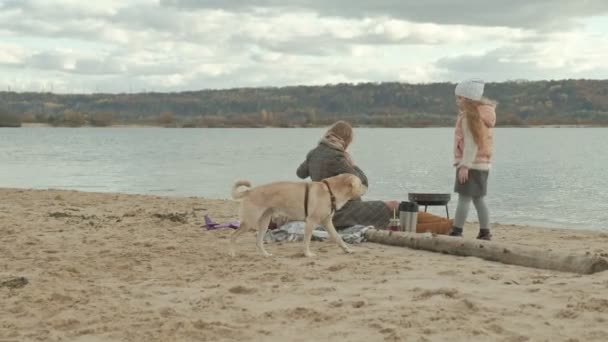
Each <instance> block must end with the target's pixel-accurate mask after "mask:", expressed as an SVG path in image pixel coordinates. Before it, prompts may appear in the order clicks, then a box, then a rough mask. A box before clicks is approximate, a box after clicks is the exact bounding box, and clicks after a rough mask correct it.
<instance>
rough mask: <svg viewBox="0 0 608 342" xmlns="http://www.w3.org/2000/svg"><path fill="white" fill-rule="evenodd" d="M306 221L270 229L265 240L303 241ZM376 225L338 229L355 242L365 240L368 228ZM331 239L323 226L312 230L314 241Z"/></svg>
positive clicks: (341, 234) (340, 233) (343, 238)
mask: <svg viewBox="0 0 608 342" xmlns="http://www.w3.org/2000/svg"><path fill="white" fill-rule="evenodd" d="M304 226H305V222H304V221H293V222H288V223H286V224H284V225H282V226H281V227H279V228H277V229H274V230H269V231H267V232H266V236H264V241H265V242H279V241H302V240H304ZM373 228H374V226H363V225H354V226H352V227H348V228H345V229H341V230H339V231H338V234H339V235H340V236H341V237H342V240H344V242H346V243H350V244H355V243H361V242H365V232H366V231H367V230H368V229H373ZM328 239H329V233H328V232H327V231H325V229H324V228H323V227H322V226H317V227H316V228H315V230H313V231H312V240H313V241H324V240H328Z"/></svg>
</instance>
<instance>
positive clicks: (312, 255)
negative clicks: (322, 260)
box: [304, 252, 317, 258]
mask: <svg viewBox="0 0 608 342" xmlns="http://www.w3.org/2000/svg"><path fill="white" fill-rule="evenodd" d="M304 256H305V257H307V258H314V257H316V256H317V255H316V254H315V253H313V252H304Z"/></svg>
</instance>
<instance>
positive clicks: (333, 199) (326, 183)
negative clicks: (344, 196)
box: [323, 179, 336, 214]
mask: <svg viewBox="0 0 608 342" xmlns="http://www.w3.org/2000/svg"><path fill="white" fill-rule="evenodd" d="M323 183H325V185H327V190H329V197H330V198H331V213H332V214H333V213H335V212H336V196H334V193H333V192H332V191H331V186H329V182H328V181H326V180H325V179H324V180H323Z"/></svg>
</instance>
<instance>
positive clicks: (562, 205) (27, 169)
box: [0, 128, 608, 230]
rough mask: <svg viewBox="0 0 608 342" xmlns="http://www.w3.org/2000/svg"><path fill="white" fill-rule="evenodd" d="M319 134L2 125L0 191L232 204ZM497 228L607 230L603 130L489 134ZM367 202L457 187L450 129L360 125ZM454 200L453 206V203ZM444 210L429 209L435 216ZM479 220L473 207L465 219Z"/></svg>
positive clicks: (295, 160)
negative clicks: (245, 186)
mask: <svg viewBox="0 0 608 342" xmlns="http://www.w3.org/2000/svg"><path fill="white" fill-rule="evenodd" d="M322 132H323V130H322V129H162V128H101V129H96V128H79V129H68V128H65V129H64V128H18V129H8V128H6V129H0V165H1V166H0V187H18V188H42V189H46V188H57V189H76V190H84V191H101V192H127V193H143V194H157V195H161V194H162V195H174V196H202V197H208V198H229V196H230V188H231V186H232V183H233V182H234V180H236V179H241V178H245V179H249V180H251V181H252V182H253V183H254V184H260V183H264V182H269V181H274V180H295V179H296V176H295V170H296V168H297V166H298V165H299V164H300V162H302V160H303V158H304V156H305V155H306V153H307V152H308V150H310V149H311V148H312V147H314V145H315V143H316V141H317V140H318V138H319V137H320V135H321V134H322ZM495 134H496V138H495V139H496V151H495V160H494V164H493V169H492V171H491V174H490V181H489V193H488V197H487V201H488V205H489V207H490V210H491V214H492V217H491V219H492V221H493V222H500V223H514V224H518V223H527V224H534V225H544V226H555V227H565V228H593V229H602V230H608V205H607V203H608V172H607V171H606V170H608V153H606V149H607V147H608V129H606V128H538V129H536V128H528V129H517V128H502V129H497V130H496V133H495ZM355 135H356V136H355V141H354V143H353V146H352V149H351V152H352V154H353V158H354V160H355V162H356V163H357V164H358V165H359V166H360V167H361V168H362V169H363V170H364V171H365V172H366V173H367V175H368V177H369V179H370V189H369V193H368V195H367V198H370V199H402V200H404V199H407V194H408V192H452V187H453V182H454V170H453V169H452V167H451V158H452V129H450V128H426V129H390V128H387V129H384V128H369V129H364V128H359V129H356V130H355ZM456 199H457V197H456V195H455V194H453V195H452V201H451V202H450V204H451V207H450V211H451V213H452V214H453V212H454V210H455V206H456ZM442 210H443V209H442V208H439V207H432V208H429V211H431V212H435V213H438V214H439V213H442ZM469 219H470V220H476V217H475V212H474V211H472V212H471V213H470V215H469Z"/></svg>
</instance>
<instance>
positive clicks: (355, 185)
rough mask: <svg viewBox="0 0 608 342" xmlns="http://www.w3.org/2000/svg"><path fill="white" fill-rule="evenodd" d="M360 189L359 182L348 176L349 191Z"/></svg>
mask: <svg viewBox="0 0 608 342" xmlns="http://www.w3.org/2000/svg"><path fill="white" fill-rule="evenodd" d="M359 187H361V180H360V179H359V177H357V176H350V189H351V190H355V189H357V188H359Z"/></svg>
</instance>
